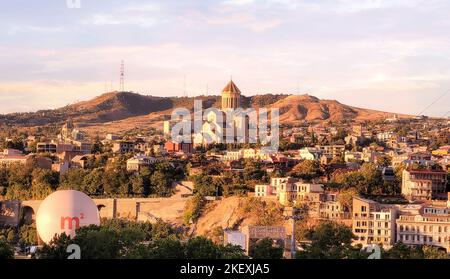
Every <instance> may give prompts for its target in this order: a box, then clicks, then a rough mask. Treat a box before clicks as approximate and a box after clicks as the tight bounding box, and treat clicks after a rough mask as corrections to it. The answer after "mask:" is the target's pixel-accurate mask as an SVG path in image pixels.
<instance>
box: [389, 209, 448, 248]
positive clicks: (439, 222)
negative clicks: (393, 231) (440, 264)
mask: <svg viewBox="0 0 450 279" xmlns="http://www.w3.org/2000/svg"><path fill="white" fill-rule="evenodd" d="M396 226H397V241H401V242H403V243H404V244H406V245H409V246H415V245H429V246H435V247H440V248H444V249H446V251H447V252H449V251H450V212H449V208H448V207H447V206H433V205H424V206H420V207H419V208H418V209H416V212H411V210H409V212H403V213H401V214H400V216H399V218H398V219H397V222H396Z"/></svg>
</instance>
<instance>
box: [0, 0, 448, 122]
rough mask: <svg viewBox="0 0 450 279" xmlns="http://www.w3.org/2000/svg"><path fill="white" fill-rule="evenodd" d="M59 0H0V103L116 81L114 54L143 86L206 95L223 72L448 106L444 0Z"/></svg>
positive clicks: (63, 98) (370, 101)
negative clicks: (77, 3)
mask: <svg viewBox="0 0 450 279" xmlns="http://www.w3.org/2000/svg"><path fill="white" fill-rule="evenodd" d="M68 2H76V0H68V1H66V0H39V1H29V0H14V1H12V0H0V113H10V112H26V111H35V110H38V109H48V108H57V107H61V106H64V105H67V104H71V103H74V102H77V101H81V100H88V99H91V98H93V97H95V96H98V95H100V94H102V93H104V92H107V91H111V89H113V90H118V89H119V74H120V64H121V60H124V61H125V69H126V70H125V72H126V73H125V89H126V90H128V91H134V92H139V93H141V94H145V95H156V96H180V95H182V94H183V92H184V91H185V90H186V92H187V94H189V95H190V96H195V95H200V94H210V95H218V94H220V92H221V90H222V88H223V87H225V85H226V84H227V83H228V81H229V79H230V77H231V76H232V77H233V81H235V83H236V84H237V85H238V87H239V88H240V89H241V91H242V92H243V94H244V95H248V96H250V95H255V94H265V93H284V94H310V95H313V96H317V97H319V98H322V99H335V100H338V101H340V102H341V103H344V104H348V105H353V106H358V107H363V108H371V109H378V110H383V111H389V112H398V113H408V114H414V115H416V114H419V113H421V112H423V114H425V115H430V116H436V117H443V116H448V115H449V112H450V111H449V110H450V109H449V107H450V106H449V104H450V17H449V16H448V15H449V14H450V1H448V0H389V1H388V0H355V1H353V0H217V1H213V0H202V1H200V0H179V1H175V0H171V1H145V0H136V1H131V0H130V1H125V0H89V1H88V0H80V4H81V5H80V7H79V8H74V7H72V8H70V6H73V5H68ZM431 104H432V105H431ZM430 105H431V106H430ZM428 106H429V108H428V109H426V110H425V111H423V110H424V109H425V108H427V107H428Z"/></svg>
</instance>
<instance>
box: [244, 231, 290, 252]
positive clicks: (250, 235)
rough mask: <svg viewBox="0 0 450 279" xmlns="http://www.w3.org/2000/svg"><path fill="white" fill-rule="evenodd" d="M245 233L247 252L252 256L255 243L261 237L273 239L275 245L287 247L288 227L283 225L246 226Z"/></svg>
mask: <svg viewBox="0 0 450 279" xmlns="http://www.w3.org/2000/svg"><path fill="white" fill-rule="evenodd" d="M242 233H243V234H244V235H245V248H246V250H245V251H246V253H247V255H249V256H250V257H251V256H252V255H253V248H254V247H255V244H256V243H257V242H258V241H259V240H261V239H266V238H269V239H272V241H273V245H274V246H277V247H281V248H283V249H284V248H285V244H286V228H285V227H282V226H246V227H243V228H242Z"/></svg>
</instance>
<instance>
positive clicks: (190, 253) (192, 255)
mask: <svg viewBox="0 0 450 279" xmlns="http://www.w3.org/2000/svg"><path fill="white" fill-rule="evenodd" d="M185 249H186V250H185V251H186V259H199V260H203V259H219V258H220V250H219V248H218V246H217V245H215V244H214V242H212V241H211V240H209V239H207V238H204V237H196V238H192V239H190V240H189V241H188V242H187V243H186V248H185Z"/></svg>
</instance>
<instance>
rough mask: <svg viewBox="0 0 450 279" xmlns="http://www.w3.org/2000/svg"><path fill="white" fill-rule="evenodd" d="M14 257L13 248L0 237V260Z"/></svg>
mask: <svg viewBox="0 0 450 279" xmlns="http://www.w3.org/2000/svg"><path fill="white" fill-rule="evenodd" d="M13 258H14V249H13V247H12V246H11V245H9V244H8V243H7V242H6V241H4V240H1V239H0V260H8V259H13Z"/></svg>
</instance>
